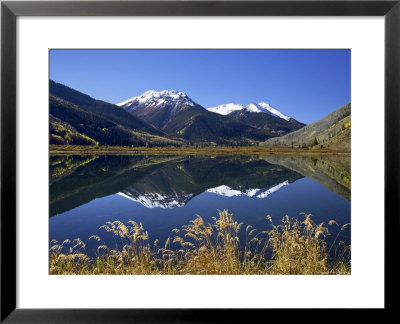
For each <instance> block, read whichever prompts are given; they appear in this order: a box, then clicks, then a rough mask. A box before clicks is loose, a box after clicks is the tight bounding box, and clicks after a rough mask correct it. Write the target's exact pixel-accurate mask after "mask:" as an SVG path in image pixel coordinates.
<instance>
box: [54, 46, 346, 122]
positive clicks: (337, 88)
mask: <svg viewBox="0 0 400 324" xmlns="http://www.w3.org/2000/svg"><path fill="white" fill-rule="evenodd" d="M350 56H351V54H350V50H51V51H50V79H51V80H54V81H56V82H60V83H62V84H65V85H67V86H69V87H71V88H74V89H76V90H79V91H81V92H83V93H86V94H88V95H90V96H91V97H93V98H96V99H100V100H104V101H107V102H111V103H118V102H121V101H124V100H126V99H129V98H131V97H134V96H138V95H140V94H142V93H143V92H145V91H147V90H151V89H153V90H158V91H161V90H165V89H168V90H170V89H174V90H179V91H183V92H185V93H186V94H187V95H188V96H189V97H190V98H191V99H192V100H194V101H195V102H197V103H198V104H200V105H202V106H203V107H205V108H208V107H213V106H217V105H221V104H225V103H231V102H232V103H238V104H249V103H251V102H260V101H265V102H267V103H269V104H270V105H271V106H273V107H275V108H276V109H278V110H280V111H281V112H282V113H284V114H286V115H289V116H291V117H293V118H295V119H297V120H299V121H301V122H304V123H312V122H314V121H317V120H319V119H321V118H322V117H324V116H325V115H327V114H328V113H330V112H332V111H333V110H335V109H337V108H339V107H340V106H342V105H344V104H346V103H348V102H350V101H351V89H350V85H351V80H350V70H351V69H350V61H351V58H350Z"/></svg>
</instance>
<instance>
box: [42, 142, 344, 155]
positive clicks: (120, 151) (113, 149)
mask: <svg viewBox="0 0 400 324" xmlns="http://www.w3.org/2000/svg"><path fill="white" fill-rule="evenodd" d="M49 154H50V155H261V154H281V155H321V154H323V155H345V156H347V155H348V156H349V155H351V152H343V151H332V150H324V149H315V150H312V149H311V150H307V149H298V148H293V149H291V148H285V147H259V146H257V147H255V146H243V147H234V148H232V147H222V146H217V147H152V148H148V147H119V146H107V147H102V146H100V147H97V148H95V147H90V148H89V147H87V146H64V145H50V149H49Z"/></svg>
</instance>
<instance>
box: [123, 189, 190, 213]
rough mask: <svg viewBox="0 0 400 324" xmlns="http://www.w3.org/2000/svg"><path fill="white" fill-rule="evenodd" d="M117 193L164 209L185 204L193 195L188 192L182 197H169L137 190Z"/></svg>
mask: <svg viewBox="0 0 400 324" xmlns="http://www.w3.org/2000/svg"><path fill="white" fill-rule="evenodd" d="M117 195H120V196H122V197H125V198H127V199H129V200H132V201H134V202H138V203H140V204H142V205H143V206H145V207H147V208H156V207H160V208H163V209H172V208H177V207H182V206H185V204H186V202H187V201H188V200H189V199H190V198H191V197H192V196H193V194H188V195H184V196H181V197H178V196H177V195H176V196H171V197H167V196H163V195H160V194H159V193H156V192H146V193H145V194H138V193H136V192H134V193H132V192H118V193H117Z"/></svg>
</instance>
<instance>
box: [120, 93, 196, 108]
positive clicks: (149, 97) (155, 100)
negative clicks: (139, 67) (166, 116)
mask: <svg viewBox="0 0 400 324" xmlns="http://www.w3.org/2000/svg"><path fill="white" fill-rule="evenodd" d="M165 102H169V103H172V102H179V103H185V104H188V105H189V106H194V103H193V102H192V100H190V99H189V97H188V96H187V95H186V93H184V92H181V91H177V90H162V91H156V90H147V91H146V92H144V93H142V94H141V95H140V96H136V97H133V98H130V99H128V100H125V101H123V102H120V103H117V104H116V105H117V106H120V107H124V108H125V107H128V106H132V105H137V104H146V103H148V104H152V105H153V104H156V105H159V104H162V103H165Z"/></svg>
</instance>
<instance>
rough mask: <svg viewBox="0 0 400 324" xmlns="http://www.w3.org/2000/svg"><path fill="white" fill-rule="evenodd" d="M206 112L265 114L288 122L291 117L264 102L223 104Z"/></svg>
mask: <svg viewBox="0 0 400 324" xmlns="http://www.w3.org/2000/svg"><path fill="white" fill-rule="evenodd" d="M207 110H209V111H212V112H215V113H217V114H220V115H228V114H230V113H232V112H234V111H238V110H242V111H248V112H255V113H266V114H269V115H272V116H275V117H279V118H282V119H284V120H286V121H289V120H290V119H291V117H289V116H286V115H284V114H282V113H281V112H280V111H279V110H277V109H275V108H273V107H271V106H270V105H269V104H268V103H266V102H259V103H254V102H252V103H250V104H249V105H247V106H245V105H240V104H233V103H229V104H224V105H220V106H216V107H211V108H207Z"/></svg>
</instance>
